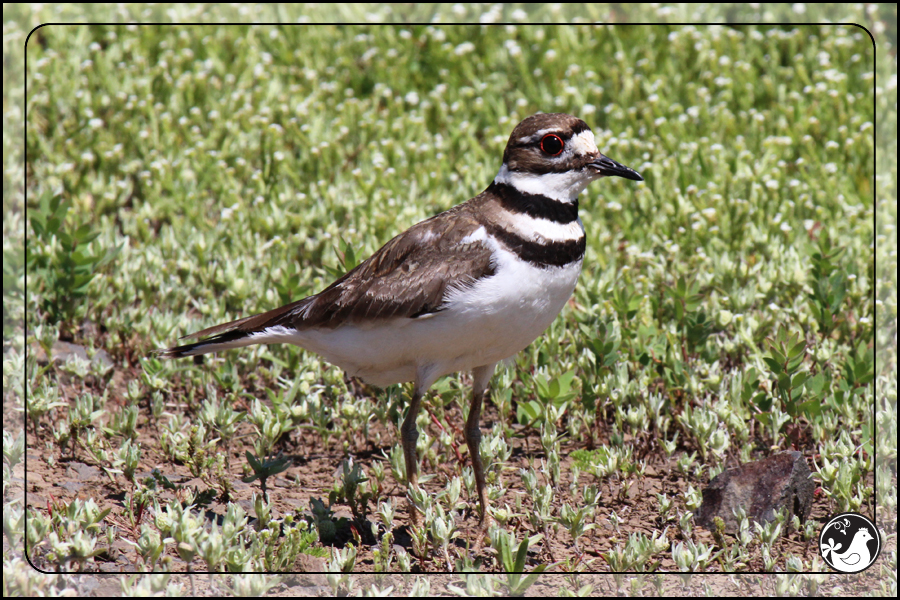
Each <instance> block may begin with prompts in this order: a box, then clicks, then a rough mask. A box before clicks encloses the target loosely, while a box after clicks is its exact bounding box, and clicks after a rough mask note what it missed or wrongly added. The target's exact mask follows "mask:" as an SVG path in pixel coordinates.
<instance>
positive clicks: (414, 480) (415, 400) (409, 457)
mask: <svg viewBox="0 0 900 600" xmlns="http://www.w3.org/2000/svg"><path fill="white" fill-rule="evenodd" d="M417 383H418V382H417ZM421 403H422V391H421V390H420V389H419V385H416V386H415V388H414V389H413V395H412V400H410V402H409V410H408V411H407V413H406V418H405V419H404V420H403V424H402V425H401V426H400V437H401V441H402V443H403V458H404V459H405V460H406V489H407V494H409V491H410V490H412V488H414V487H416V485H418V481H419V458H418V456H416V440H418V439H419V432H418V431H417V430H416V416H417V415H418V414H419V407H420V405H421ZM408 500H409V522H410V525H412V526H415V527H421V526H422V516H421V515H420V514H419V511H417V510H416V507H415V504H413V501H412V497H411V496H408Z"/></svg>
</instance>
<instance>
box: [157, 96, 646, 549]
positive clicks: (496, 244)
mask: <svg viewBox="0 0 900 600" xmlns="http://www.w3.org/2000/svg"><path fill="white" fill-rule="evenodd" d="M613 175H615V176H617V177H624V178H625V179H631V180H634V181H643V178H642V177H641V176H640V175H639V174H638V173H637V172H635V171H634V170H633V169H630V168H628V167H626V166H624V165H621V164H619V163H617V162H616V161H614V160H612V159H610V158H608V157H606V156H604V155H603V154H601V153H600V151H599V150H598V149H597V145H596V143H595V142H594V134H593V133H592V132H591V130H590V128H589V127H588V126H587V124H586V123H585V122H584V121H582V120H581V119H578V118H576V117H573V116H571V115H567V114H562V113H557V114H536V115H533V116H531V117H528V118H527V119H525V120H524V121H522V122H521V123H519V124H518V125H517V126H516V128H515V129H514V130H513V132H512V135H511V136H510V138H509V142H508V143H507V145H506V150H505V151H504V152H503V164H502V165H501V166H500V171H499V172H498V173H497V176H496V177H495V178H494V181H493V183H491V185H490V186H488V188H487V189H486V190H485V191H483V192H482V193H481V194H479V195H477V196H475V197H474V198H472V199H470V200H468V201H466V202H463V203H462V204H459V205H457V206H454V207H453V208H451V209H450V210H448V211H446V212H443V213H441V214H439V215H437V216H435V217H432V218H430V219H427V220H425V221H422V222H421V223H418V224H416V225H413V226H412V227H410V228H409V229H407V230H406V231H404V232H403V233H401V234H400V235H398V236H397V237H395V238H394V239H392V240H391V241H389V242H388V243H387V244H385V245H384V246H383V247H382V248H381V249H380V250H378V251H377V252H375V254H373V255H372V256H371V257H369V258H368V259H367V260H365V261H364V262H362V263H360V264H359V265H358V266H357V267H356V268H354V269H353V270H351V271H350V272H349V273H347V274H346V275H344V276H343V277H341V278H340V279H338V280H337V281H335V282H334V283H332V284H331V285H330V286H328V287H327V288H325V289H324V290H323V291H322V292H320V293H318V294H316V295H314V296H309V297H308V298H303V299H302V300H297V301H296V302H293V303H291V304H288V305H286V306H282V307H281V308H276V309H274V310H271V311H269V312H266V313H262V314H259V315H254V316H250V317H246V318H243V319H238V320H237V321H232V322H230V323H224V324H222V325H216V326H215V327H210V328H208V329H204V330H203V331H198V332H197V333H194V334H192V335H190V336H186V337H189V338H190V337H201V338H206V339H202V340H200V341H197V342H194V343H191V344H185V345H183V346H176V347H173V348H169V349H166V350H160V351H158V352H159V353H160V354H161V355H162V356H165V357H172V358H177V357H183V356H194V355H197V354H206V353H209V352H218V351H220V350H228V349H230V348H240V347H242V346H249V345H252V344H277V343H290V344H295V345H297V346H300V347H302V348H306V349H307V350H310V351H312V352H315V353H317V354H320V355H321V356H322V357H324V358H325V359H326V360H327V361H329V362H331V363H333V364H335V365H338V366H339V367H341V368H342V369H344V370H345V371H346V372H347V373H348V374H350V375H353V376H356V377H360V378H361V379H363V380H364V381H367V382H369V383H371V384H374V385H377V386H387V385H391V384H394V383H401V382H406V381H412V382H414V386H413V394H412V399H411V401H410V404H409V410H408V412H407V414H406V418H405V419H404V421H403V424H402V425H401V427H400V432H401V436H402V445H403V453H404V459H405V462H406V473H407V486H408V487H410V488H411V487H413V486H416V485H417V479H418V459H417V456H416V439H417V438H418V432H417V431H416V415H417V414H418V412H419V407H420V404H421V400H422V396H423V395H424V394H425V392H426V391H427V390H428V388H429V387H431V385H432V384H433V383H434V382H435V381H436V380H437V379H438V378H439V377H442V376H443V375H447V374H449V373H455V372H457V371H465V370H471V371H472V373H473V376H472V403H471V407H470V409H469V416H468V419H467V420H466V428H465V436H466V444H467V445H468V448H469V456H470V457H471V460H472V467H473V470H474V473H475V483H476V487H477V490H478V499H479V503H480V509H481V511H480V522H481V525H482V527H483V528H486V524H487V522H488V520H487V519H486V517H489V515H488V504H487V497H486V495H485V483H484V471H483V468H482V462H481V456H480V454H479V442H480V440H481V432H480V431H479V428H478V423H479V418H480V414H481V406H482V402H483V400H484V397H485V394H486V392H487V387H488V383H489V381H490V378H491V376H492V374H493V373H494V368H495V366H496V365H497V363H498V362H500V361H501V360H504V359H507V358H510V357H512V356H513V355H515V354H516V353H518V352H519V351H521V350H523V349H524V348H525V347H526V346H528V344H530V343H531V342H532V341H534V340H535V338H537V337H538V336H539V335H541V333H543V331H544V330H545V329H546V328H547V327H548V326H549V325H550V323H551V322H552V321H553V319H555V318H556V315H557V314H559V312H560V310H562V308H563V306H564V305H565V304H566V302H567V301H568V299H569V297H570V296H571V295H572V292H573V291H574V289H575V282H576V281H577V279H578V275H579V273H581V264H582V261H583V260H584V249H585V235H584V227H583V226H582V223H581V219H579V218H578V194H579V193H581V191H582V190H583V189H584V188H585V187H586V186H587V185H588V184H589V183H590V182H592V181H594V180H595V179H599V178H601V177H608V176H613ZM410 519H411V521H412V524H413V525H421V517H420V515H418V512H417V511H416V509H415V507H414V506H413V505H412V502H411V501H410ZM479 545H480V544H479Z"/></svg>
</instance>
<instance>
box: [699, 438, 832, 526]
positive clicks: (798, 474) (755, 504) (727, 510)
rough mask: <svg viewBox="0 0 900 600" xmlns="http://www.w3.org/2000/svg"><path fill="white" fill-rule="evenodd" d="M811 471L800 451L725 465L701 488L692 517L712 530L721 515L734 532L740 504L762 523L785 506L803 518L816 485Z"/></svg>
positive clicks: (773, 518)
mask: <svg viewBox="0 0 900 600" xmlns="http://www.w3.org/2000/svg"><path fill="white" fill-rule="evenodd" d="M810 475H811V473H810V470H809V466H807V464H806V459H805V458H804V456H803V455H802V454H801V453H799V452H782V453H780V454H776V455H774V456H770V457H769V458H766V459H763V460H758V461H756V462H751V463H746V464H743V465H741V466H739V467H736V468H734V469H728V470H727V471H725V472H723V473H720V474H719V475H717V476H716V477H714V478H713V480H712V481H710V482H709V485H708V486H706V488H705V489H704V490H703V503H702V504H701V505H700V508H699V509H698V510H697V513H696V514H695V515H694V520H695V521H696V523H697V524H698V525H700V526H702V527H705V528H706V529H709V530H710V531H714V530H715V524H714V519H715V518H716V517H720V518H721V519H722V520H723V521H724V522H725V531H726V532H728V533H735V532H736V531H737V528H738V522H737V519H736V518H735V516H734V511H735V510H736V509H739V508H743V509H744V511H745V512H746V513H747V518H748V519H750V521H751V522H753V521H756V522H757V523H760V524H765V523H769V522H771V521H774V520H775V513H777V512H778V511H779V510H780V509H781V508H782V507H786V508H787V509H788V511H789V513H790V514H794V515H797V516H798V517H800V521H801V522H803V521H805V520H806V518H807V517H809V513H810V511H811V510H812V502H813V492H814V491H815V489H816V485H815V483H814V482H813V480H812V479H810Z"/></svg>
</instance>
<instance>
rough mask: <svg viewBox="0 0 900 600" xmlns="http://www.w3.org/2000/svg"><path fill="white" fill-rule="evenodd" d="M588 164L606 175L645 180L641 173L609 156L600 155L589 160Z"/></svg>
mask: <svg viewBox="0 0 900 600" xmlns="http://www.w3.org/2000/svg"><path fill="white" fill-rule="evenodd" d="M588 166H589V167H590V168H592V169H594V170H595V171H597V172H598V173H600V174H601V175H603V176H604V177H612V176H615V177H624V178H625V179H630V180H632V181H643V180H644V178H643V177H641V174H640V173H638V172H637V171H635V170H634V169H632V168H630V167H626V166H625V165H622V164H619V163H617V162H616V161H614V160H613V159H611V158H610V157H608V156H604V155H602V154H601V155H600V156H598V157H597V158H596V159H595V160H594V161H592V162H589V163H588Z"/></svg>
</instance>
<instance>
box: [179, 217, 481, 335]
mask: <svg viewBox="0 0 900 600" xmlns="http://www.w3.org/2000/svg"><path fill="white" fill-rule="evenodd" d="M467 208H468V207H467V205H466V204H462V205H460V206H457V207H454V208H453V209H450V210H449V211H446V212H444V213H441V214H439V215H437V216H435V217H432V218H431V219H428V220H426V221H422V222H421V223H418V224H416V225H413V226H412V227H410V228H409V229H408V230H406V231H405V232H403V233H401V234H400V235H398V236H397V237H395V238H394V239H392V240H391V241H389V242H388V243H387V244H385V245H384V246H382V247H381V248H380V249H379V250H378V251H377V252H375V254H373V255H372V256H371V257H369V258H368V259H367V260H365V261H363V262H362V263H360V264H359V265H358V266H357V267H356V268H354V269H353V270H351V271H350V272H349V273H347V274H346V275H344V276H343V277H341V278H340V279H338V280H337V281H335V282H334V283H333V284H331V285H330V286H328V287H327V288H326V289H325V290H323V291H322V292H320V293H318V294H316V295H315V296H309V297H308V298H304V299H303V300H298V301H297V302H294V303H291V304H288V305H286V306H282V307H280V308H276V309H274V310H271V311H269V312H266V313H262V314H259V315H254V316H251V317H246V318H244V319H239V320H237V321H232V322H230V323H224V324H222V325H216V326H215V327H210V328H208V329H204V330H203V331H198V332H197V333H194V334H191V335H190V336H186V337H204V336H209V335H214V334H220V333H223V332H230V331H233V332H235V333H237V332H244V333H249V332H253V331H260V330H263V329H265V328H267V327H273V326H277V325H282V326H285V327H291V328H295V329H307V328H310V327H329V328H333V327H337V326H339V325H343V324H345V323H352V322H358V321H360V320H379V319H390V318H394V317H408V318H416V317H420V316H423V315H426V314H429V313H434V312H438V311H440V310H441V309H442V306H443V303H444V298H445V296H446V294H447V292H448V291H449V290H451V289H455V288H460V287H465V286H468V285H472V284H473V283H474V282H475V281H477V280H478V279H481V278H483V277H490V276H491V275H493V274H494V265H493V264H492V263H491V256H492V253H491V250H490V249H489V248H488V247H487V246H485V245H484V243H483V241H480V240H472V241H470V242H468V243H463V240H464V239H465V238H466V236H468V235H470V234H471V233H473V232H475V231H476V230H477V229H478V228H479V227H481V224H480V223H479V222H478V221H477V220H476V219H475V218H474V216H473V215H471V214H470V212H469V210H467Z"/></svg>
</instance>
